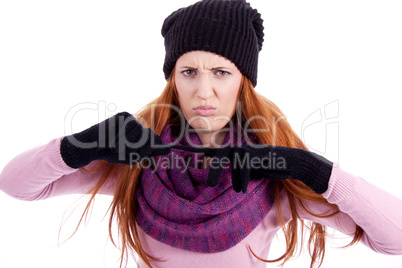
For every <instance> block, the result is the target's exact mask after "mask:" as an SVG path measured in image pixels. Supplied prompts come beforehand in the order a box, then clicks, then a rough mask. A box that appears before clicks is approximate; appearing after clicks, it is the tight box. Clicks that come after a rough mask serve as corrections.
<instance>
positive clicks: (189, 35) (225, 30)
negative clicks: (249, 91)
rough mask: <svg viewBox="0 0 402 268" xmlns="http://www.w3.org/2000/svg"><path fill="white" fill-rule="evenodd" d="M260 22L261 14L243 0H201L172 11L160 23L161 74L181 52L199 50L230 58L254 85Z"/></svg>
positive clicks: (259, 39)
mask: <svg viewBox="0 0 402 268" xmlns="http://www.w3.org/2000/svg"><path fill="white" fill-rule="evenodd" d="M262 23H263V20H262V19H261V14H260V13H258V11H257V10H256V9H253V8H252V7H251V6H250V4H249V3H247V2H246V1H245V0H202V1H199V2H197V3H195V4H193V5H191V6H188V7H185V8H181V9H179V10H177V11H175V12H173V13H172V14H171V15H170V16H168V17H167V18H166V19H165V21H164V23H163V26H162V36H163V37H164V39H165V50H166V56H165V63H164V66H163V72H164V73H165V78H166V79H168V78H169V76H170V74H171V72H172V70H173V68H174V66H175V64H176V61H177V59H178V58H179V57H180V56H181V55H183V54H184V53H186V52H189V51H193V50H203V51H209V52H213V53H215V54H218V55H221V56H223V57H225V58H227V59H229V60H230V61H232V62H233V63H234V64H235V65H236V66H237V68H239V70H240V71H241V72H242V74H244V75H245V76H247V77H248V78H249V79H250V81H251V82H252V83H253V85H254V86H256V85H257V69H258V53H259V52H260V51H261V49H262V43H263V41H264V32H263V30H264V27H263V24H262Z"/></svg>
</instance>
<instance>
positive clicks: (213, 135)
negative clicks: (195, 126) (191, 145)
mask: <svg viewBox="0 0 402 268" xmlns="http://www.w3.org/2000/svg"><path fill="white" fill-rule="evenodd" d="M226 133H227V131H215V132H197V135H198V137H199V139H200V141H201V143H202V145H203V146H204V147H209V148H218V147H220V146H221V144H222V142H223V140H224V138H225V136H226Z"/></svg>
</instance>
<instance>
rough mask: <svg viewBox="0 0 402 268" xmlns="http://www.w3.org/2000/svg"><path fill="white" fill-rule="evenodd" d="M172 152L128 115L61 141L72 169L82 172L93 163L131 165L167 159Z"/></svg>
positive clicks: (121, 115)
mask: <svg viewBox="0 0 402 268" xmlns="http://www.w3.org/2000/svg"><path fill="white" fill-rule="evenodd" d="M169 152H170V148H169V147H168V146H164V145H163V144H162V141H161V139H160V137H159V136H158V135H155V133H154V132H153V131H152V130H151V129H149V128H143V127H142V125H141V124H140V123H138V122H137V121H136V120H135V118H134V116H132V115H131V114H129V113H127V112H123V113H118V114H116V115H115V116H113V117H111V118H109V119H107V120H105V121H103V122H101V123H99V124H96V125H94V126H92V127H90V128H88V129H86V130H84V131H82V132H79V133H75V134H73V135H70V136H66V137H64V138H63V139H62V141H61V145H60V153H61V156H62V158H63V160H64V162H65V163H66V164H67V165H68V166H69V167H72V168H80V167H83V166H86V165H88V164H89V163H90V162H92V161H94V160H105V161H107V162H109V163H112V164H127V165H132V164H136V163H138V162H140V161H141V160H143V159H144V158H145V157H152V156H157V155H165V154H168V153H169Z"/></svg>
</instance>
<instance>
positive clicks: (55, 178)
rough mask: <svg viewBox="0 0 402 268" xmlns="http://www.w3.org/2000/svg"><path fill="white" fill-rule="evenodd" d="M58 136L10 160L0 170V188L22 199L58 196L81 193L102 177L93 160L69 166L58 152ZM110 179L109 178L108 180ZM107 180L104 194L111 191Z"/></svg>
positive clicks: (110, 185)
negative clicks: (79, 165) (80, 165)
mask: <svg viewBox="0 0 402 268" xmlns="http://www.w3.org/2000/svg"><path fill="white" fill-rule="evenodd" d="M60 142H61V138H57V139H54V140H52V141H50V142H49V143H48V144H45V145H43V146H40V147H36V148H34V149H31V150H29V151H26V152H24V153H22V154H20V155H18V156H16V157H15V158H14V159H12V160H11V161H10V162H9V163H8V164H7V165H6V166H5V167H4V169H3V170H2V171H1V173H0V190H2V191H4V192H5V193H6V194H8V195H10V196H12V197H14V198H17V199H21V200H27V201H32V200H40V199H46V198H50V197H53V196H58V195H66V194H84V193H86V192H88V191H89V190H90V189H91V187H93V186H94V185H95V184H96V182H97V181H98V179H99V177H100V176H101V174H102V173H101V170H99V171H97V172H88V170H94V169H95V168H96V166H98V164H99V163H96V162H95V161H94V162H92V163H91V164H89V165H88V166H87V167H85V170H84V169H73V168H70V167H68V166H67V165H66V164H65V163H64V161H63V159H62V157H61V155H60ZM111 181H112V180H111ZM113 186H114V185H113V183H111V182H110V183H108V184H107V185H106V187H105V189H104V190H103V192H102V193H103V194H113Z"/></svg>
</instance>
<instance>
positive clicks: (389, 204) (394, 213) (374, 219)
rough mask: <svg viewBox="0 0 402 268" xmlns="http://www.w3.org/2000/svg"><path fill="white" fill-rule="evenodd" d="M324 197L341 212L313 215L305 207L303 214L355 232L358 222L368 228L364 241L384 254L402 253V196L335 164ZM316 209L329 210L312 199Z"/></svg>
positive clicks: (314, 209)
mask: <svg viewBox="0 0 402 268" xmlns="http://www.w3.org/2000/svg"><path fill="white" fill-rule="evenodd" d="M323 197H324V198H326V199H327V201H328V202H329V203H331V204H335V205H337V206H338V208H339V210H340V211H341V213H339V214H337V215H336V216H334V217H330V218H320V217H313V216H312V215H310V214H309V213H306V212H305V211H304V210H300V216H301V217H302V218H304V219H307V220H312V221H314V222H318V223H321V224H324V225H327V226H329V227H332V228H334V229H338V230H339V231H341V232H343V233H346V234H349V235H352V234H354V231H355V228H356V224H357V225H358V226H360V227H361V228H362V229H363V230H364V235H363V237H362V240H361V241H362V243H364V244H365V245H367V246H368V247H370V248H371V249H372V250H374V251H376V252H379V253H384V254H402V200H401V199H399V198H397V197H395V196H393V195H391V194H389V193H387V192H385V191H383V190H382V189H379V188H378V187H376V186H374V185H373V184H370V183H369V182H367V181H365V180H364V179H362V178H360V177H357V176H354V175H351V174H348V173H347V172H345V171H343V170H342V169H341V168H340V167H339V166H338V165H334V168H333V170H332V174H331V177H330V180H329V186H328V189H327V191H326V192H324V193H323ZM307 207H308V208H309V209H310V210H311V211H312V212H314V213H318V214H319V213H323V212H325V210H328V209H327V207H326V206H325V205H320V204H316V203H309V204H308V205H307Z"/></svg>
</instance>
